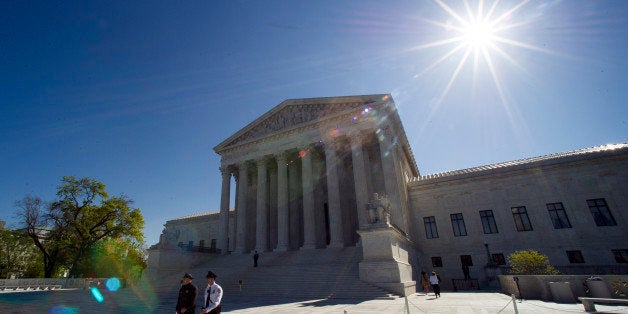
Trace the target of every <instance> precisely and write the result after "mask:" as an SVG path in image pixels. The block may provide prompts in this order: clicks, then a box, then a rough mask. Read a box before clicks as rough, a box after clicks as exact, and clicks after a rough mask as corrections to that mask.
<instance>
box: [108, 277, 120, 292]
mask: <svg viewBox="0 0 628 314" xmlns="http://www.w3.org/2000/svg"><path fill="white" fill-rule="evenodd" d="M105 287H107V290H109V291H111V292H114V291H118V289H120V280H119V279H118V278H116V277H111V278H109V279H107V281H106V282H105Z"/></svg>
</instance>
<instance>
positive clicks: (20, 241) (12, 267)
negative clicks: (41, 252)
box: [0, 229, 41, 278]
mask: <svg viewBox="0 0 628 314" xmlns="http://www.w3.org/2000/svg"><path fill="white" fill-rule="evenodd" d="M36 254H37V251H36V248H35V246H34V245H33V242H31V240H30V239H29V238H28V236H27V235H26V234H24V233H23V232H21V231H19V230H10V229H0V278H7V277H8V276H9V275H11V274H16V275H19V276H23V277H25V276H27V275H29V274H30V272H29V271H28V270H29V269H31V270H32V269H35V268H37V267H40V266H41V263H33V260H35V258H36V257H37V255H36ZM35 272H36V271H35Z"/></svg>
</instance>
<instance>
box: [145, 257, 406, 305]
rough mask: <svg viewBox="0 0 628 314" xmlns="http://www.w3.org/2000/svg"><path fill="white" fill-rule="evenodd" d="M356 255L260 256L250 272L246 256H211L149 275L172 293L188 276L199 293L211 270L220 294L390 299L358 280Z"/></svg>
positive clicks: (158, 287)
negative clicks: (183, 267) (181, 279)
mask: <svg viewBox="0 0 628 314" xmlns="http://www.w3.org/2000/svg"><path fill="white" fill-rule="evenodd" d="M361 256H362V249H361V248H356V247H346V248H342V249H322V250H300V251H288V252H262V253H260V259H259V266H258V267H253V258H252V255H250V254H237V253H234V254H230V255H213V254H212V255H208V258H207V259H205V260H202V261H200V262H199V264H198V265H196V266H194V267H193V268H192V269H188V270H186V269H180V270H177V269H173V268H170V269H160V270H159V271H158V272H155V271H154V270H153V272H151V273H152V276H154V278H153V279H152V280H151V281H153V286H154V287H155V290H156V291H159V292H163V293H164V294H166V293H172V290H173V288H176V289H178V285H176V283H178V281H179V280H180V278H181V277H182V276H183V274H184V273H185V272H188V273H190V274H192V276H194V278H195V280H194V283H195V284H196V285H197V286H198V287H199V289H203V288H204V287H205V274H206V273H207V271H208V270H211V271H213V272H214V273H216V274H217V275H218V278H217V279H216V282H217V283H218V284H220V285H221V286H222V287H223V289H224V291H225V295H241V296H247V297H249V296H250V297H264V298H272V297H277V298H300V299H328V298H332V299H342V298H352V299H375V298H396V296H393V295H391V294H390V293H388V292H387V291H384V290H383V289H380V288H378V287H375V286H372V285H370V284H368V283H365V282H362V281H360V279H359V270H358V263H359V262H360V260H361ZM155 274H159V276H155ZM240 280H241V281H242V283H243V284H242V285H240V284H239V281H240ZM173 283H174V285H173ZM159 292H158V293H159ZM175 293H176V291H175ZM159 294H162V293H159Z"/></svg>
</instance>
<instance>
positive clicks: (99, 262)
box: [77, 239, 147, 279]
mask: <svg viewBox="0 0 628 314" xmlns="http://www.w3.org/2000/svg"><path fill="white" fill-rule="evenodd" d="M146 265H147V264H146V254H145V250H144V249H142V248H141V247H140V246H139V245H138V244H137V243H133V242H129V241H127V240H124V239H106V240H103V241H100V242H98V243H97V244H96V245H94V247H93V248H92V250H91V251H90V253H89V254H88V255H86V257H85V258H84V259H82V260H81V262H80V263H79V265H78V267H77V269H78V272H80V273H82V274H85V275H86V276H89V277H100V278H102V277H113V276H115V277H121V278H125V279H138V278H140V276H141V274H142V270H143V269H144V268H146Z"/></svg>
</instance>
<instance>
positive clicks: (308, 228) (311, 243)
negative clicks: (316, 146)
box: [299, 146, 316, 249]
mask: <svg viewBox="0 0 628 314" xmlns="http://www.w3.org/2000/svg"><path fill="white" fill-rule="evenodd" d="M310 150H311V147H310V146H307V147H305V148H302V149H301V151H300V152H299V154H300V155H301V156H302V157H301V176H302V181H303V183H302V184H303V246H302V247H301V248H302V249H315V248H316V220H315V216H314V184H313V183H312V155H311V151H310Z"/></svg>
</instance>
